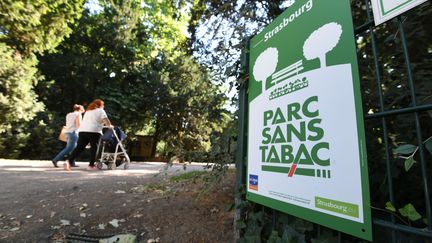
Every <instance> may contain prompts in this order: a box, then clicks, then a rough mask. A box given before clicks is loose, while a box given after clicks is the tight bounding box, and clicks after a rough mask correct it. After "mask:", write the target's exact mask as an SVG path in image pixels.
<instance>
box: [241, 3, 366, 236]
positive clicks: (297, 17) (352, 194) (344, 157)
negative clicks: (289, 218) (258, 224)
mask: <svg viewBox="0 0 432 243" xmlns="http://www.w3.org/2000/svg"><path fill="white" fill-rule="evenodd" d="M349 2H350V1H340V0H332V1H317V0H298V1H296V2H295V3H294V4H293V5H292V6H291V7H290V8H289V9H287V10H286V11H285V12H284V13H282V14H281V16H279V17H278V18H277V19H276V20H275V21H273V22H272V23H271V24H269V25H268V26H267V27H266V28H265V29H264V30H263V31H262V32H261V33H260V34H258V35H257V36H255V37H254V38H253V39H252V40H251V43H250V82H249V95H248V96H249V100H248V102H249V122H248V126H249V129H248V159H247V162H248V165H247V168H248V172H247V180H248V185H247V186H248V187H247V188H248V189H247V190H248V191H247V199H248V200H251V201H255V202H257V203H260V204H263V205H266V206H268V207H271V208H274V209H276V210H279V211H282V212H285V213H287V214H291V215H294V216H296V217H299V218H303V219H306V220H309V221H312V222H315V223H318V224H321V225H324V226H326V227H330V228H333V229H336V230H338V231H341V232H344V233H347V234H351V235H354V236H357V237H360V238H363V239H366V240H372V229H371V228H372V226H371V216H370V207H369V185H368V175H367V158H366V147H365V138H364V126H363V112H362V106H361V95H360V84H359V75H358V67H357V57H356V49H355V42H354V31H353V26H352V18H351V10H350V5H349ZM335 13H337V14H335Z"/></svg>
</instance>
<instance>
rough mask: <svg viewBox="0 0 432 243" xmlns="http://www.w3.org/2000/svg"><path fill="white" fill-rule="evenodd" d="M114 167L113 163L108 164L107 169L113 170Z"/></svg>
mask: <svg viewBox="0 0 432 243" xmlns="http://www.w3.org/2000/svg"><path fill="white" fill-rule="evenodd" d="M115 169H116V166H115V163H109V164H108V170H115Z"/></svg>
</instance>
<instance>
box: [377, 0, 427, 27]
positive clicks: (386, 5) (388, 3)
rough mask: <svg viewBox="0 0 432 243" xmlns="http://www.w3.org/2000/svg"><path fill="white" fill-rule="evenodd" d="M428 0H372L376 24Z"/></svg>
mask: <svg viewBox="0 0 432 243" xmlns="http://www.w3.org/2000/svg"><path fill="white" fill-rule="evenodd" d="M424 2H427V0H371V3H372V10H373V15H374V20H375V25H380V24H382V23H384V22H386V21H388V20H390V19H392V18H394V17H397V16H398V15H400V14H402V13H404V12H406V11H408V10H410V9H412V8H414V7H416V6H418V5H420V4H422V3H424Z"/></svg>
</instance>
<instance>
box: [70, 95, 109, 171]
mask: <svg viewBox="0 0 432 243" xmlns="http://www.w3.org/2000/svg"><path fill="white" fill-rule="evenodd" d="M103 125H106V126H109V127H112V125H111V122H110V121H109V120H108V116H107V114H106V112H105V111H104V102H103V100H99V99H96V100H94V101H93V102H92V103H91V104H90V105H89V106H88V107H87V111H86V113H85V114H84V118H83V120H82V123H81V126H80V128H79V138H78V145H77V147H76V148H75V149H74V151H73V152H72V153H71V155H70V156H69V159H68V160H67V161H66V163H64V169H65V170H70V167H71V166H73V165H75V159H76V158H77V157H78V156H79V155H80V154H81V153H82V152H83V151H84V149H85V147H86V146H87V144H89V143H90V164H89V167H88V169H90V170H96V169H97V168H96V166H95V162H96V151H97V145H98V143H99V139H100V137H101V136H102V128H103Z"/></svg>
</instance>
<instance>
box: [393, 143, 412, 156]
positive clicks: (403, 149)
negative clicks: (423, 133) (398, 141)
mask: <svg viewBox="0 0 432 243" xmlns="http://www.w3.org/2000/svg"><path fill="white" fill-rule="evenodd" d="M416 149H417V146H415V145H412V144H404V145H401V146H399V147H397V148H395V149H393V153H395V154H411V153H413V152H414V151H415V150H416Z"/></svg>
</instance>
